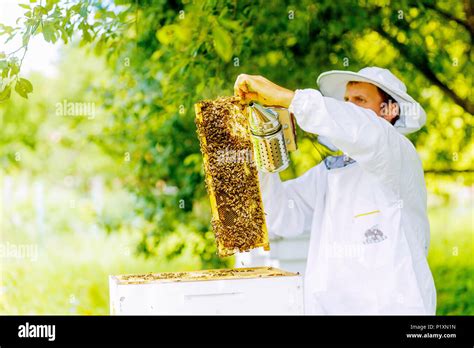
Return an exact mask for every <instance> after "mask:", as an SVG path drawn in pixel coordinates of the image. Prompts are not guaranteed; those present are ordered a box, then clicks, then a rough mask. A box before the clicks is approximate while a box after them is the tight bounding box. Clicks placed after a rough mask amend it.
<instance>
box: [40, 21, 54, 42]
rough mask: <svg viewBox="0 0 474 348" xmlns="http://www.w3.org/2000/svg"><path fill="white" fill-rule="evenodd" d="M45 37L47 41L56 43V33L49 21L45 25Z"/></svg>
mask: <svg viewBox="0 0 474 348" xmlns="http://www.w3.org/2000/svg"><path fill="white" fill-rule="evenodd" d="M43 37H44V39H45V41H47V42H51V43H54V42H56V33H55V30H54V28H53V26H52V25H51V24H49V23H45V24H44V25H43Z"/></svg>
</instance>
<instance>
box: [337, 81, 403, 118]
mask: <svg viewBox="0 0 474 348" xmlns="http://www.w3.org/2000/svg"><path fill="white" fill-rule="evenodd" d="M344 100H345V101H348V102H351V103H354V104H356V105H358V106H360V107H363V108H366V109H370V110H373V111H374V112H375V113H376V114H377V115H378V116H380V117H383V118H385V119H386V120H387V121H389V122H391V121H392V119H394V118H395V117H396V116H397V113H398V109H395V108H394V106H396V105H386V103H385V101H384V100H383V97H382V94H381V93H380V91H379V89H378V87H377V86H375V85H373V84H371V83H367V82H349V83H348V84H347V86H346V93H345V94H344ZM397 107H398V106H397Z"/></svg>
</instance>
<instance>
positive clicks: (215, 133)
mask: <svg viewBox="0 0 474 348" xmlns="http://www.w3.org/2000/svg"><path fill="white" fill-rule="evenodd" d="M195 111H196V120H195V122H196V126H197V133H198V137H199V142H200V146H201V153H202V155H203V162H204V171H205V174H206V175H205V177H206V187H207V192H208V194H209V198H210V201H211V210H212V221H211V224H212V229H213V231H214V234H215V237H216V243H217V251H218V254H219V256H220V257H225V256H230V255H232V254H234V253H235V252H242V251H248V250H250V249H254V248H258V247H263V248H264V249H265V250H270V244H269V242H268V232H267V227H266V224H265V213H264V210H263V204H262V198H261V193H260V186H259V181H258V171H257V168H256V166H255V163H254V162H253V146H252V141H251V138H250V129H249V123H248V118H247V115H246V113H245V107H244V105H242V104H241V103H240V100H239V99H238V98H235V97H227V98H219V99H216V100H204V101H201V102H199V103H197V104H195Z"/></svg>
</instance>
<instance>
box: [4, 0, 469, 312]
mask: <svg viewBox="0 0 474 348" xmlns="http://www.w3.org/2000/svg"><path fill="white" fill-rule="evenodd" d="M468 6H469V2H463V1H456V2H453V1H436V2H435V1H428V0H423V1H421V0H419V1H388V0H387V1H383V0H380V1H379V0H377V1H375V0H372V1H369V0H367V1H362V0H361V1H355V0H353V1H352V0H351V1H349V0H343V1H318V2H315V1H308V0H302V1H283V0H272V1H263V0H262V1H234V0H223V1H217V0H214V1H212V0H209V1H164V0H156V1H151V0H149V1H126V0H117V1H110V2H108V1H107V2H102V1H95V0H89V1H87V2H86V1H72V2H71V1H70V2H69V3H66V2H62V1H54V0H53V1H49V0H48V1H44V2H39V3H32V4H31V5H26V6H25V14H24V17H23V18H22V20H20V22H19V25H18V27H17V28H15V27H6V26H0V35H2V34H3V35H4V37H5V38H9V37H11V36H14V35H17V36H21V37H22V39H23V44H24V45H25V48H27V47H28V43H29V40H30V39H31V37H33V36H37V35H40V36H43V38H44V39H45V40H46V41H47V42H51V43H55V42H59V41H63V42H64V43H66V44H67V47H69V48H67V49H64V50H63V57H64V58H63V59H62V61H63V63H62V64H63V65H64V66H62V67H61V68H60V71H61V76H60V77H59V78H57V79H55V80H54V81H49V82H45V77H44V76H41V75H39V74H37V75H33V76H28V80H26V77H25V76H23V75H22V69H21V68H22V54H23V53H25V52H24V49H23V50H19V51H18V52H17V53H16V54H12V55H9V54H8V52H5V53H4V54H2V53H0V69H1V70H0V71H1V76H2V80H1V81H2V84H1V86H0V100H3V103H2V104H0V115H1V116H2V128H1V147H0V154H1V158H2V164H3V170H4V172H5V173H7V174H9V175H20V174H22V173H25V172H26V173H28V175H30V176H31V177H34V178H38V177H39V178H42V179H43V180H46V181H47V182H55V181H56V182H57V181H63V180H64V178H65V177H68V176H77V177H79V182H78V184H77V186H76V187H75V189H76V190H77V191H78V192H82V191H85V190H86V189H87V179H88V178H89V177H91V176H92V175H94V174H95V173H101V175H103V176H104V177H105V178H106V181H107V183H108V189H109V190H110V192H115V191H117V185H119V187H120V190H121V191H122V190H123V191H124V192H128V194H130V197H131V198H130V199H131V203H129V204H128V205H126V206H127V207H129V210H125V211H124V213H123V214H124V215H122V216H117V214H114V213H113V212H112V211H104V212H101V213H100V214H98V213H95V212H93V210H91V212H89V213H87V212H86V213H84V214H86V216H87V217H88V218H89V220H88V221H90V222H91V223H92V222H93V221H96V222H97V223H98V224H99V227H100V229H101V230H103V231H106V232H111V231H124V230H125V231H130V230H133V231H135V232H136V231H138V234H137V235H135V234H134V237H133V240H134V241H135V245H136V251H137V254H138V255H142V256H148V257H150V259H149V260H158V259H159V260H160V262H161V264H160V265H163V263H165V262H178V263H179V262H181V264H182V265H184V264H186V262H184V261H179V260H184V259H183V258H182V257H183V255H186V260H188V261H189V262H188V266H189V265H194V266H195V267H204V268H210V267H222V266H225V265H229V264H231V262H232V260H231V259H229V260H220V259H218V258H217V256H216V253H215V251H216V250H215V244H214V239H213V235H212V232H211V231H210V224H209V220H210V211H209V205H208V198H207V194H206V192H205V187H204V173H203V170H202V160H201V154H200V152H199V144H198V140H197V138H196V135H195V134H196V133H195V125H194V109H193V104H194V103H195V102H197V101H199V100H202V99H207V98H215V97H217V96H220V95H231V94H232V87H233V82H234V80H235V78H236V76H237V75H238V74H240V73H249V74H259V75H263V76H265V77H267V78H269V79H270V80H272V81H275V82H276V83H278V84H281V85H284V86H286V87H288V88H292V89H296V88H299V89H301V88H316V82H315V81H316V77H317V76H318V74H320V73H321V72H323V71H327V70H332V69H340V70H346V69H348V70H352V71H356V70H359V69H360V68H362V67H365V66H370V65H377V66H381V67H386V68H389V69H390V70H392V71H393V72H394V73H395V74H396V75H398V76H399V77H400V78H401V79H402V80H403V81H405V82H406V84H407V87H408V92H409V93H410V94H411V95H412V96H413V97H414V98H415V99H417V100H418V101H419V102H420V103H421V104H422V105H423V106H424V107H425V109H426V111H427V114H428V122H427V125H426V127H424V128H423V129H422V130H421V131H419V132H417V133H416V134H414V135H412V136H410V139H411V140H412V141H413V142H414V143H415V145H416V147H417V150H418V152H419V153H420V156H421V157H422V160H423V164H424V168H425V170H426V172H427V185H428V189H429V191H430V193H431V194H432V197H436V199H435V200H434V201H432V202H430V204H431V205H432V206H433V208H432V209H440V210H436V212H437V216H438V215H439V214H441V213H439V212H440V211H443V210H446V209H448V208H449V209H451V208H452V207H454V206H455V204H456V202H457V201H458V200H457V199H456V197H455V195H456V193H458V192H459V190H458V189H455V190H453V189H451V186H449V185H448V184H452V183H455V184H456V185H457V186H456V187H464V186H467V187H469V186H471V187H472V174H471V173H472V161H473V155H474V151H473V150H474V149H473V142H472V125H473V119H472V113H473V103H472V76H473V70H474V69H473V65H472V60H473V50H472V37H473V32H474V30H473V28H474V26H473V22H472V17H469V16H468V13H469V12H470V11H472V9H469V8H468ZM0 51H1V48H0ZM84 52H90V53H91V54H92V53H93V54H95V55H96V56H97V57H100V58H93V57H91V56H88V57H87V58H86V57H85V56H84ZM26 54H28V52H26ZM86 62H88V63H87V65H86ZM29 80H30V81H31V86H30V82H28V81H29ZM72 81H73V82H72ZM15 91H16V93H17V94H18V95H19V96H22V97H29V101H28V102H22V101H20V100H19V98H18V96H15V95H14V94H12V93H15ZM65 99H66V100H76V101H93V102H94V103H95V105H97V106H98V108H99V109H100V110H99V111H98V116H97V118H96V119H94V120H93V121H92V122H89V121H88V120H87V119H86V118H85V117H82V118H80V117H77V118H69V119H65V118H62V119H61V118H58V117H57V115H56V116H55V105H56V104H57V103H58V102H61V101H63V100H65ZM53 129H54V130H57V131H59V132H60V133H61V134H62V136H61V137H60V140H59V141H57V142H52V141H50V140H48V139H49V138H48V137H47V135H48V134H50V131H51V130H53ZM299 135H300V138H299V139H300V140H299V147H300V150H299V151H297V152H295V153H293V154H292V164H291V167H290V168H289V169H288V170H287V171H285V172H284V173H283V174H282V178H283V179H290V178H293V177H296V176H298V175H301V174H302V173H304V172H305V171H306V170H308V169H309V168H311V167H312V166H314V165H316V164H317V163H319V161H320V160H321V157H320V155H319V153H318V152H317V151H315V149H314V147H313V144H312V140H311V139H310V138H308V137H307V135H306V134H304V133H303V132H300V134H299ZM17 153H21V154H22V158H23V159H22V160H21V161H18V160H17V159H16V158H15V154H17ZM113 183H115V184H113ZM117 183H118V184H117ZM447 183H448V184H447ZM114 185H115V186H114ZM81 190H82V191H81ZM463 192H464V191H463ZM127 197H128V196H127ZM470 199H471V200H470V201H468V202H469V204H470V207H469V208H470V209H469V210H468V213H467V215H466V213H463V214H464V215H462V216H463V218H462V219H460V220H459V221H457V222H456V224H453V227H451V226H450V225H449V226H445V225H442V224H441V223H442V221H440V220H436V221H437V223H436V224H435V225H433V223H432V226H433V230H434V231H441V232H439V233H436V234H435V233H434V234H433V235H434V237H433V247H436V249H434V250H437V251H436V252H434V254H433V255H436V256H432V255H431V254H430V262H431V263H432V265H436V269H435V271H434V272H435V277H437V280H438V282H437V283H438V284H440V287H439V288H438V289H439V290H440V292H441V293H442V294H444V293H446V294H449V295H446V296H455V295H454V294H457V295H456V296H457V299H459V301H461V299H462V305H460V304H457V302H456V301H457V300H454V302H449V300H447V299H444V297H443V296H441V297H440V298H441V299H443V301H445V302H444V303H445V305H444V307H443V306H442V307H440V308H441V309H440V313H449V314H466V313H473V312H474V300H473V298H472V295H470V296H469V295H468V294H469V292H471V293H472V290H473V286H472V281H470V280H469V281H468V278H469V277H468V276H467V275H468V274H470V273H469V272H471V274H472V270H473V265H472V261H471V260H469V259H468V258H467V255H469V254H472V249H473V244H472V231H473V228H472V227H473V224H472V222H473V221H472V217H471V218H470V216H471V215H472V196H471V198H470ZM112 206H113V205H112ZM447 207H448V208H447ZM86 210H87V209H86ZM432 211H433V210H432ZM451 212H452V210H448V212H447V213H444V214H445V215H446V216H450V217H451V219H453V217H454V218H455V216H457V215H455V214H454V213H453V214H452V215H451ZM62 214H64V216H68V215H67V213H64V212H63V213H62ZM456 214H458V213H456ZM137 217H138V218H139V219H138V220H139V222H138V223H137V222H136V219H137ZM86 220H87V219H86ZM55 223H56V222H55ZM65 224H67V223H65ZM6 226H8V225H6ZM55 226H61V227H64V225H61V223H60V222H57V225H55ZM440 226H443V228H441V227H440ZM451 228H452V230H453V234H452V235H449V236H446V235H444V234H443V233H442V231H445V230H448V231H449V230H451ZM13 230H14V229H12V230H11V231H10V230H9V231H7V232H10V233H7V234H6V235H8V236H10V235H11V233H12V231H13ZM53 230H55V229H54V228H53ZM454 231H457V232H456V233H455V232H454ZM461 235H462V236H463V237H459V238H458V236H461ZM436 236H438V237H436ZM442 236H444V237H442ZM453 236H457V237H456V239H453V238H454V237H453ZM435 237H436V238H440V240H441V239H443V238H445V237H446V238H448V239H447V240H449V242H446V243H444V244H443V243H441V242H440V240H437V239H436V238H435ZM65 238H66V239H65V240H68V239H67V238H69V237H65ZM443 240H444V239H443ZM457 240H459V241H462V243H461V242H459V245H457V242H456V241H457ZM453 243H454V244H453ZM454 247H458V248H459V252H460V257H458V258H453V251H452V249H453V248H454ZM468 250H470V252H469V251H468ZM466 254H467V255H466ZM110 257H111V258H112V256H110ZM115 257H120V256H119V255H116V256H115ZM195 257H197V258H195ZM463 257H465V258H463ZM460 258H463V260H464V261H462V262H461V261H459V259H460ZM112 259H113V258H112ZM191 260H192V261H191ZM439 260H446V262H440V261H439ZM447 260H449V262H448V261H447ZM140 262H141V261H140ZM143 262H145V263H146V261H143ZM147 265H148V266H150V267H152V268H153V267H155V269H156V267H157V262H155V263H153V262H151V263H149V264H147ZM148 266H147V267H148ZM137 267H138V266H137ZM160 267H161V266H160ZM454 268H456V269H457V270H458V271H459V272H456V273H452V272H451V271H452V270H453V269H454ZM450 270H451V271H450ZM131 271H132V270H131ZM133 271H135V269H133ZM453 274H456V275H459V277H457V276H453ZM446 279H449V282H447V283H445V280H446ZM448 284H449V286H448ZM445 285H446V290H443V289H444V286H445ZM453 289H454V290H453ZM459 289H461V290H459ZM102 291H106V289H102ZM443 291H445V292H443ZM458 291H459V292H460V294H459V293H458ZM449 298H450V299H451V298H453V297H449ZM442 303H443V302H442ZM448 303H449V306H448ZM98 308H101V309H100V310H98V311H99V312H103V311H104V307H103V303H102V307H100V306H98ZM5 310H7V311H8V309H5ZM10 310H13V309H10ZM45 311H46V309H45Z"/></svg>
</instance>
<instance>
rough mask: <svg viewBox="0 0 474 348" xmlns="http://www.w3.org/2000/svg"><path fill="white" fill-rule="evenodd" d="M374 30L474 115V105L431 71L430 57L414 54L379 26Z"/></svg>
mask: <svg viewBox="0 0 474 348" xmlns="http://www.w3.org/2000/svg"><path fill="white" fill-rule="evenodd" d="M374 30H375V31H376V32H377V33H379V34H380V35H381V36H382V37H384V38H385V39H386V40H387V41H389V42H390V43H391V44H392V46H394V47H395V48H396V49H397V50H398V51H399V52H400V54H401V55H402V56H404V57H405V59H406V60H408V61H409V62H412V63H413V64H414V65H415V66H416V67H417V69H418V70H419V71H420V72H421V73H422V74H423V75H424V76H425V77H426V78H427V79H428V80H429V81H430V82H431V83H433V84H434V85H435V86H437V87H439V88H440V89H441V90H442V91H443V92H444V93H445V94H446V95H448V96H449V97H450V98H451V99H452V100H453V101H454V102H455V103H456V104H458V105H459V106H461V107H462V108H463V109H464V110H465V111H466V112H469V113H470V114H474V105H473V104H472V103H471V102H470V101H469V100H468V99H465V98H462V97H460V96H459V95H457V94H456V92H454V91H453V90H452V89H451V88H449V87H448V86H447V85H446V84H445V83H444V82H442V81H441V80H440V79H439V78H438V77H437V76H436V75H435V74H434V72H433V71H432V70H431V68H430V66H429V61H428V57H427V56H426V55H425V54H416V55H415V54H412V53H411V52H410V50H409V49H408V48H407V46H406V45H403V44H401V43H399V42H398V41H397V40H396V39H395V38H394V37H392V36H391V35H390V34H389V33H387V32H386V31H385V30H384V29H383V28H382V27H381V26H377V27H375V28H374Z"/></svg>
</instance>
